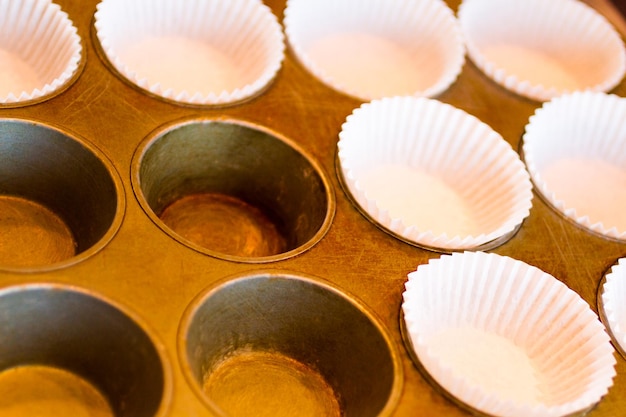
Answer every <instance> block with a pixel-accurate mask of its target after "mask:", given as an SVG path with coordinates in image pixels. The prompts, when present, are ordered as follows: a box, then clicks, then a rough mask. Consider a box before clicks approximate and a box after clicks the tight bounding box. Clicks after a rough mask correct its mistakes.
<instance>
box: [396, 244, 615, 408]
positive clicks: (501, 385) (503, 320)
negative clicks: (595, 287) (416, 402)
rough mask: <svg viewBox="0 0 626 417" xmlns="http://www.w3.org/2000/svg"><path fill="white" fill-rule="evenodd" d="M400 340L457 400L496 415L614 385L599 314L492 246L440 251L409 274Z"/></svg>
mask: <svg viewBox="0 0 626 417" xmlns="http://www.w3.org/2000/svg"><path fill="white" fill-rule="evenodd" d="M403 298H404V302H403V304H402V311H403V313H404V326H405V328H406V332H405V336H406V337H405V342H406V344H407V349H408V351H409V353H410V355H411V356H412V357H413V359H414V361H415V364H416V365H417V367H418V369H420V371H422V373H423V374H424V375H425V377H426V378H427V379H428V380H429V381H430V382H431V383H432V384H433V385H434V386H435V387H436V388H438V389H439V390H440V392H441V393H442V394H444V395H445V396H447V397H448V398H449V399H451V400H452V401H453V402H455V403H456V404H457V405H460V406H461V407H462V408H465V409H469V410H470V411H472V412H474V413H476V412H478V413H479V414H480V415H484V414H487V415H489V416H501V417H540V416H541V417H546V416H548V417H549V416H554V417H562V416H571V415H579V414H581V415H582V414H584V413H586V412H587V411H589V410H590V409H591V408H593V407H594V406H595V405H596V404H597V403H598V402H599V401H600V400H601V399H602V397H603V396H604V395H605V394H606V393H607V392H608V390H609V388H610V387H611V386H612V385H613V378H614V376H615V375H616V371H615V364H616V361H615V358H614V356H613V353H614V349H613V347H612V346H611V343H610V338H609V336H608V335H607V334H606V332H605V328H604V326H603V325H602V323H601V322H600V321H599V320H598V316H597V315H596V314H595V313H594V312H593V311H592V310H591V309H590V308H589V305H588V304H587V303H586V302H585V300H583V299H582V298H580V296H579V295H578V294H576V293H575V292H574V291H572V290H571V289H569V288H568V287H567V286H566V285H565V284H563V283H562V282H561V281H559V280H557V279H556V278H554V277H552V276H551V275H549V274H547V273H545V272H543V271H541V270H539V269H538V268H535V267H533V266H531V265H528V264H526V263H524V262H521V261H518V260H514V259H512V258H508V257H505V256H500V255H496V254H487V253H484V252H464V253H454V254H452V255H443V256H441V257H440V258H439V259H433V260H430V261H429V262H428V264H424V265H420V266H419V267H418V268H417V270H416V271H415V272H412V273H410V274H409V279H408V282H407V283H406V289H405V292H404V294H403Z"/></svg>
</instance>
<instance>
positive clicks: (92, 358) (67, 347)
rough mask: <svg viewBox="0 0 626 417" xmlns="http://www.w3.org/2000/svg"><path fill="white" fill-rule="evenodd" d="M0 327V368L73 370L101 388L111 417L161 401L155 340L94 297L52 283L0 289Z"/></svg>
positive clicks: (151, 408)
mask: <svg viewBox="0 0 626 417" xmlns="http://www.w3.org/2000/svg"><path fill="white" fill-rule="evenodd" d="M0 334H2V343H0V370H3V371H4V370H7V369H9V368H13V367H17V366H26V365H45V366H49V367H52V368H59V369H63V370H65V371H68V372H71V373H73V374H76V375H77V376H80V377H82V378H83V379H84V380H86V381H88V382H89V383H91V384H93V386H94V387H95V388H96V389H97V390H99V391H100V392H101V393H102V395H103V396H104V397H105V398H106V399H107V400H108V402H109V404H110V407H111V409H112V411H113V413H114V414H115V416H116V417H150V416H155V415H157V412H158V411H159V409H160V408H161V407H163V406H162V402H163V398H164V393H165V390H166V388H165V386H166V383H165V381H166V374H165V370H164V363H163V360H162V358H161V356H160V355H159V351H158V350H157V348H156V347H155V345H154V342H153V341H152V339H151V337H150V336H149V335H148V334H147V333H146V331H145V330H144V329H143V328H142V327H141V326H140V325H138V324H137V323H136V322H135V321H134V320H133V319H131V318H130V317H129V316H128V315H126V314H125V313H124V312H122V311H120V310H119V309H118V308H116V307H115V306H113V305H111V304H109V303H108V302H106V301H104V300H102V299H100V298H97V297H95V296H92V295H90V294H88V293H85V292H82V291H76V290H73V289H71V288H64V287H58V286H46V285H35V284H33V285H28V286H17V287H14V288H10V289H6V290H4V291H2V292H1V293H0ZM58 400H59V401H63V398H60V399H58Z"/></svg>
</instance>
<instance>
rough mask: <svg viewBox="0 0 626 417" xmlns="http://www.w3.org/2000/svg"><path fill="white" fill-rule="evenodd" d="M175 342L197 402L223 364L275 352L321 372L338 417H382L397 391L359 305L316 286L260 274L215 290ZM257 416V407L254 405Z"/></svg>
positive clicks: (376, 331)
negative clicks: (240, 355) (232, 358)
mask: <svg viewBox="0 0 626 417" xmlns="http://www.w3.org/2000/svg"><path fill="white" fill-rule="evenodd" d="M188 311H189V315H188V316H187V319H186V321H185V322H184V324H183V326H182V327H181V332H180V334H179V347H180V349H179V351H180V354H181V355H182V356H181V360H182V363H183V370H184V371H185V372H187V373H188V376H189V378H190V379H191V380H192V381H191V382H192V385H195V387H196V389H197V391H198V392H201V396H202V397H204V399H205V400H206V401H207V402H208V404H209V405H211V406H213V407H215V408H217V409H219V406H220V405H219V399H217V400H216V399H214V398H210V397H209V396H207V395H206V391H202V390H203V388H202V386H203V383H204V382H205V381H206V379H207V378H208V377H209V376H210V375H207V373H209V372H211V370H212V369H214V368H215V364H216V363H219V362H220V361H221V360H222V359H223V358H224V357H228V356H229V355H233V354H237V352H238V351H241V350H244V351H256V352H278V353H280V354H282V355H284V356H286V357H289V358H291V359H293V360H295V361H298V362H299V363H302V364H305V365H306V366H308V367H310V368H311V369H314V370H315V371H317V372H319V374H320V375H321V376H322V378H323V379H324V380H325V381H326V382H327V383H328V384H329V385H330V387H332V390H333V392H334V393H335V395H336V399H337V401H338V403H339V405H340V408H341V413H340V415H342V416H360V417H366V416H379V415H388V413H390V410H391V409H393V406H394V401H395V398H396V397H397V394H398V392H399V391H400V385H401V380H402V375H401V374H400V373H401V371H400V368H399V367H398V366H397V359H396V358H397V357H396V353H395V351H394V349H393V347H392V344H391V342H390V340H389V339H388V337H387V336H386V335H385V333H384V332H383V331H382V330H381V327H380V326H379V325H377V324H376V322H375V321H373V319H372V317H371V316H370V315H369V314H368V313H366V312H365V311H364V310H363V309H362V308H361V307H359V305H358V304H355V303H354V302H353V301H352V300H351V299H350V298H349V297H348V296H346V295H344V294H342V293H340V292H339V291H337V290H336V289H332V288H330V287H327V286H326V285H323V284H320V283H318V282H316V281H314V280H311V279H306V278H301V277H295V276H290V275H285V274H278V273H277V274H273V273H267V274H264V273H261V274H257V275H250V276H244V277H241V278H239V279H234V280H231V281H228V282H226V283H224V284H223V285H220V286H218V287H216V288H214V289H212V290H210V291H209V292H208V293H206V294H204V295H203V296H202V297H201V298H199V299H197V300H196V301H195V302H194V303H193V304H192V306H190V309H189V310H188ZM258 407H259V409H262V408H263V404H258Z"/></svg>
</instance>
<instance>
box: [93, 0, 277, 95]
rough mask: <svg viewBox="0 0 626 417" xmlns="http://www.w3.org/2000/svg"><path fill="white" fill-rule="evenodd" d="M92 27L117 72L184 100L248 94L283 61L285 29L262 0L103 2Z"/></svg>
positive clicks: (156, 91)
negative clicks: (283, 31)
mask: <svg viewBox="0 0 626 417" xmlns="http://www.w3.org/2000/svg"><path fill="white" fill-rule="evenodd" d="M94 27H95V31H96V36H97V39H98V40H99V46H100V47H101V52H102V53H103V57H104V58H105V62H109V63H110V64H111V65H112V66H113V68H114V69H115V70H116V72H117V73H118V74H120V75H121V76H122V77H123V78H124V79H126V80H127V81H129V82H130V83H132V84H133V85H135V86H138V87H139V88H141V89H142V90H144V91H145V92H149V93H151V94H153V95H155V96H158V97H161V98H164V99H167V100H170V101H174V102H178V103H184V104H197V105H228V104H233V103H238V102H241V101H244V100H247V99H250V98H252V97H254V96H256V95H258V94H259V93H261V92H262V91H263V90H264V89H265V88H266V87H267V86H268V85H269V84H270V82H271V81H272V80H273V79H274V77H275V76H276V74H277V73H278V71H279V69H280V67H281V65H282V61H283V58H284V49H285V47H284V35H283V33H282V28H281V26H280V24H279V22H278V19H277V18H276V16H275V15H274V14H272V11H271V10H270V9H269V8H268V7H267V6H265V5H264V4H263V3H262V2H261V1H260V0H230V1H226V2H225V1H221V0H189V1H184V2H181V1H177V0H156V1H155V0H140V1H133V2H132V3H128V2H127V1H125V0H103V1H102V2H100V3H99V4H98V6H97V11H96V13H95V21H94Z"/></svg>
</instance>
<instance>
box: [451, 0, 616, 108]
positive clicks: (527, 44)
mask: <svg viewBox="0 0 626 417" xmlns="http://www.w3.org/2000/svg"><path fill="white" fill-rule="evenodd" d="M458 18H459V22H460V25H461V28H462V30H463V33H464V35H465V39H466V44H467V50H468V55H469V56H470V58H471V59H472V61H474V63H475V64H476V65H477V66H478V67H479V68H480V69H481V70H482V71H483V72H484V73H485V74H486V75H487V76H489V77H490V78H492V79H493V80H494V81H495V82H497V83H498V84H500V85H502V86H503V87H505V88H507V89H509V90H511V91H513V92H515V93H517V94H520V95H522V96H525V97H528V98H531V99H534V100H538V101H546V100H549V99H551V98H553V97H556V96H558V95H561V94H565V93H568V92H573V91H595V92H606V91H609V90H611V89H612V88H613V87H615V86H616V85H617V84H619V82H620V81H621V79H622V78H623V77H624V72H625V71H626V50H625V48H624V43H623V42H622V39H621V37H620V35H619V33H618V32H617V31H616V30H615V29H614V28H613V26H611V24H610V23H609V22H608V20H606V18H604V17H603V16H602V15H600V14H599V13H598V12H596V11H595V10H594V9H592V8H591V7H589V6H587V5H585V4H584V3H582V2H580V1H577V0H550V1H546V0H525V1H498V0H463V2H462V3H461V5H460V7H459V11H458Z"/></svg>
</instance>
